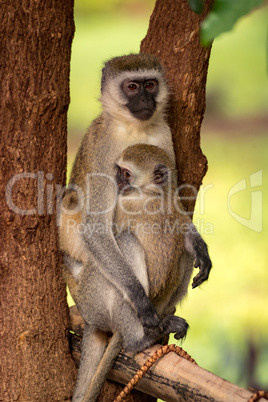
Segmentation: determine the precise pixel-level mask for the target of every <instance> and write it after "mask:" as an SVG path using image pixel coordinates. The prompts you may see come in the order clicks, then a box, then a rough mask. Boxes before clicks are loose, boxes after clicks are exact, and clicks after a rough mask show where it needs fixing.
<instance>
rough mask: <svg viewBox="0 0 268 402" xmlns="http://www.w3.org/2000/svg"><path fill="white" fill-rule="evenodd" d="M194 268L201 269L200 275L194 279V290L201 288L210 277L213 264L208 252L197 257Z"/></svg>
mask: <svg viewBox="0 0 268 402" xmlns="http://www.w3.org/2000/svg"><path fill="white" fill-rule="evenodd" d="M194 267H195V268H198V267H199V273H198V274H197V275H196V276H195V277H194V279H193V283H192V288H193V289H194V288H196V287H197V286H200V285H201V284H202V283H203V282H204V281H206V280H207V279H208V277H209V273H210V270H211V267H212V262H211V259H210V257H209V255H208V252H207V250H206V252H205V253H201V254H200V255H199V256H197V257H196V259H195V264H194Z"/></svg>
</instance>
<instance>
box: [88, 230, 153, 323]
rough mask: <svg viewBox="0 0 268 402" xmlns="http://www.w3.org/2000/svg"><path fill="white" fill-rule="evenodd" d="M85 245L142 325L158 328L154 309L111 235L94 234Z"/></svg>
mask: <svg viewBox="0 0 268 402" xmlns="http://www.w3.org/2000/svg"><path fill="white" fill-rule="evenodd" d="M87 244H88V248H89V250H90V252H91V253H92V256H94V259H95V261H96V262H97V264H98V268H99V270H100V271H101V272H102V274H103V276H104V277H106V279H108V280H109V282H111V283H112V284H113V285H114V286H115V287H116V288H117V289H118V290H119V291H120V293H121V294H122V295H123V297H124V298H125V299H127V300H128V301H129V303H130V304H131V306H132V308H133V309H134V310H135V311H136V312H137V315H138V316H139V318H140V320H141V322H142V324H143V325H144V326H146V327H149V328H150V327H155V326H158V324H159V322H160V319H159V318H158V315H157V313H156V311H155V308H154V306H153V304H152V303H151V301H150V300H149V298H148V297H147V295H146V293H145V290H144V288H143V287H142V285H141V283H140V282H139V280H138V279H137V277H136V276H135V274H134V273H133V271H132V269H131V268H130V266H129V265H128V264H127V262H126V261H125V259H124V258H123V256H122V254H121V252H120V250H119V248H118V245H117V243H116V241H115V239H114V236H113V234H112V233H111V234H105V235H101V234H96V235H94V237H93V238H91V239H89V241H88V242H87ZM130 246H131V244H130Z"/></svg>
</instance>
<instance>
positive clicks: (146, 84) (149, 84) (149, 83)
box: [144, 82, 154, 90]
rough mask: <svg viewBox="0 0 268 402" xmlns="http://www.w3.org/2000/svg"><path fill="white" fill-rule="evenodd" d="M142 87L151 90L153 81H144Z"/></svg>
mask: <svg viewBox="0 0 268 402" xmlns="http://www.w3.org/2000/svg"><path fill="white" fill-rule="evenodd" d="M144 88H146V89H149V90H151V89H153V88H154V83H153V82H146V83H145V85H144Z"/></svg>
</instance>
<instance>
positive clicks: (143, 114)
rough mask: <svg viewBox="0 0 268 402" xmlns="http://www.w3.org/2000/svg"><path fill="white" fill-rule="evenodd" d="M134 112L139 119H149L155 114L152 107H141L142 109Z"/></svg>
mask: <svg viewBox="0 0 268 402" xmlns="http://www.w3.org/2000/svg"><path fill="white" fill-rule="evenodd" d="M132 114H133V116H134V117H136V119H139V120H148V119H150V118H151V117H152V115H153V114H154V110H152V109H140V110H135V111H134V110H133V111H132Z"/></svg>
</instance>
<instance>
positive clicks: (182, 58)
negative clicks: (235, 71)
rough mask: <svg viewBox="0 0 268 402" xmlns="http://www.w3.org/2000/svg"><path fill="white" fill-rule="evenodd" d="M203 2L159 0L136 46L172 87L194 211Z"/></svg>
mask: <svg viewBox="0 0 268 402" xmlns="http://www.w3.org/2000/svg"><path fill="white" fill-rule="evenodd" d="M205 3H206V4H205V10H204V12H203V13H202V14H200V15H197V14H195V13H194V12H193V11H192V10H191V9H190V7H189V5H188V1H187V0H175V1H174V0H157V1H156V4H155V8H154V11H153V13H152V15H151V18H150V24H149V29H148V32H147V35H146V37H145V38H144V40H143V41H142V42H141V49H140V50H141V52H142V53H151V54H155V55H156V56H158V57H159V59H160V60H161V62H162V64H163V66H164V67H165V70H166V77H167V79H168V82H169V85H170V89H171V99H170V107H169V110H168V121H169V124H170V127H171V130H172V136H173V141H174V148H175V153H176V160H177V168H178V179H179V185H180V186H182V187H181V188H182V191H181V192H180V195H181V196H183V197H186V198H185V199H184V200H183V203H184V206H185V208H186V209H187V211H190V212H193V210H194V205H195V198H196V197H195V196H196V194H197V191H198V189H199V187H200V185H201V184H202V180H203V177H204V176H205V174H206V171H207V159H206V157H205V156H204V155H203V154H202V151H201V149H200V128H201V123H202V119H203V116H204V112H205V102H206V98H205V96H206V92H205V91H206V77H207V69H208V61H209V56H210V49H208V48H207V49H206V48H203V47H202V46H201V44H200V23H201V21H202V20H203V19H204V17H205V15H206V14H207V13H208V11H209V9H210V7H211V5H212V3H213V0H206V2H205ZM185 184H186V185H187V186H185ZM110 387H111V388H109V387H108V385H107V384H106V385H105V392H103V394H102V396H101V397H100V398H99V400H100V401H105V402H106V401H107V402H108V401H111V400H113V397H114V395H117V394H119V393H120V391H121V390H122V389H123V387H122V386H120V385H118V386H115V384H113V385H112V386H110ZM136 392H137V391H136ZM135 398H136V399H135ZM146 398H147V399H146ZM127 400H128V401H137V402H138V401H140V400H141V394H140V393H138V392H137V396H135V395H134V394H132V396H130V397H129V399H127ZM143 400H144V401H145V400H146V401H148V402H149V401H155V399H154V398H152V397H151V396H147V397H145V396H143Z"/></svg>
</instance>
